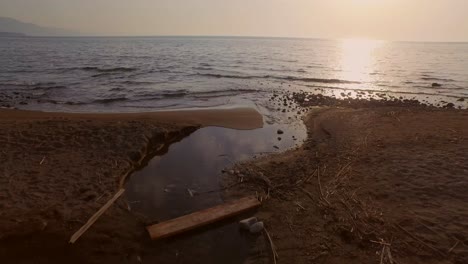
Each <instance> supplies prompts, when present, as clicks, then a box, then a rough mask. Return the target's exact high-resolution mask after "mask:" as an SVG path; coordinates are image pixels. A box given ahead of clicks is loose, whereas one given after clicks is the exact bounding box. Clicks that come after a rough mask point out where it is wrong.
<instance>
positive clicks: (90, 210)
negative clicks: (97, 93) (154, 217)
mask: <svg viewBox="0 0 468 264" xmlns="http://www.w3.org/2000/svg"><path fill="white" fill-rule="evenodd" d="M262 125H263V121H262V116H261V115H260V114H259V113H258V112H257V111H255V110H252V109H231V110H197V111H168V112H158V113H140V114H63V113H44V112H32V111H19V110H0V146H1V149H0V160H1V163H0V263H138V257H137V254H138V252H141V251H142V250H143V247H145V245H147V244H148V243H149V237H148V235H147V234H146V231H145V229H144V225H143V223H142V222H140V221H139V220H138V219H137V218H136V217H135V216H133V215H131V213H129V212H128V210H127V209H126V204H125V203H124V202H123V201H122V199H121V200H119V201H118V202H117V203H116V204H115V205H114V206H112V207H111V208H110V209H109V211H107V212H106V213H105V214H104V215H103V216H102V217H101V218H100V219H99V220H98V221H97V222H96V224H95V225H94V226H92V227H91V229H90V230H88V232H87V233H85V234H84V235H83V236H82V237H81V238H80V240H79V241H78V242H77V243H76V244H74V245H70V244H68V240H69V239H70V236H71V235H72V234H73V233H74V232H75V231H76V230H77V229H79V228H80V227H81V226H82V225H83V224H84V223H85V222H86V221H87V220H88V218H89V217H90V216H91V215H92V214H94V213H95V212H96V211H97V210H98V209H99V208H100V207H101V206H102V205H103V204H104V203H105V202H106V201H107V200H109V199H110V197H112V196H113V194H114V193H115V192H116V191H117V190H118V188H119V187H120V185H122V182H123V179H124V178H125V177H126V176H127V175H128V174H129V173H131V172H132V171H133V170H134V169H135V168H136V167H139V166H142V164H144V162H145V158H148V157H151V156H152V155H156V154H163V153H164V152H165V151H167V148H168V146H169V145H170V144H171V143H172V142H175V141H178V140H180V139H182V138H183V137H185V136H187V135H188V134H190V133H191V132H193V131H195V130H196V129H197V128H198V127H201V126H223V127H229V128H236V129H253V128H259V127H262Z"/></svg>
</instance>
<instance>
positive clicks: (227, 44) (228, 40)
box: [0, 37, 468, 112]
mask: <svg viewBox="0 0 468 264" xmlns="http://www.w3.org/2000/svg"><path fill="white" fill-rule="evenodd" d="M278 91H288V92H298V91H305V92H310V93H320V94H324V95H329V96H335V97H337V98H340V97H341V96H344V95H346V96H360V94H362V93H363V92H364V93H366V94H367V92H370V93H368V96H369V98H370V97H371V96H372V94H374V95H375V94H387V95H391V96H394V97H395V98H401V99H416V100H419V101H420V102H422V103H425V104H433V105H436V106H437V105H438V106H444V105H446V104H447V103H453V104H454V106H455V107H460V108H467V100H466V99H468V43H425V42H385V41H375V40H363V39H348V40H321V39H290V38H248V37H68V38H67V37H53V38H52V37H2V38H0V106H3V107H17V108H23V109H35V110H44V111H66V112H143V111H145V112H147V111H156V110H164V109H180V108H205V107H231V106H238V105H253V106H258V105H264V104H267V100H265V99H266V98H269V97H270V95H271V94H272V93H275V92H278ZM364 98H368V97H364Z"/></svg>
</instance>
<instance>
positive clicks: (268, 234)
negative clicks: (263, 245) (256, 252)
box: [263, 227, 278, 264]
mask: <svg viewBox="0 0 468 264" xmlns="http://www.w3.org/2000/svg"><path fill="white" fill-rule="evenodd" d="M263 231H264V232H265V235H266V237H267V239H268V242H270V247H271V253H272V254H273V263H275V264H276V259H277V258H278V252H277V251H276V246H275V244H274V243H273V239H271V236H270V233H269V232H268V230H267V229H266V227H263Z"/></svg>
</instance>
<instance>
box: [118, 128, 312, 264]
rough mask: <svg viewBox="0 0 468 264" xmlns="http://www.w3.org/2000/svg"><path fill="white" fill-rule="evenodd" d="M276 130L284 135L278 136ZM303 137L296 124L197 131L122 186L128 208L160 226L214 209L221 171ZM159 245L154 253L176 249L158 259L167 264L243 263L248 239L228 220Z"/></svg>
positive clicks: (302, 129)
mask: <svg viewBox="0 0 468 264" xmlns="http://www.w3.org/2000/svg"><path fill="white" fill-rule="evenodd" d="M278 129H281V130H283V131H284V134H281V135H278V134H277V130H278ZM293 136H294V137H293ZM278 137H281V140H279V139H278ZM305 137H306V132H305V128H304V127H303V124H302V123H301V124H299V122H297V123H294V124H288V125H266V126H265V127H263V128H261V129H256V130H233V129H226V128H218V127H207V128H202V129H199V130H197V131H195V132H194V133H193V134H191V135H190V136H189V137H187V138H185V139H183V140H182V141H180V142H178V143H175V144H173V145H171V146H170V148H169V151H168V153H167V154H165V155H163V156H157V157H154V158H153V159H152V160H151V161H150V162H149V163H148V165H147V166H146V167H145V168H143V169H142V170H140V171H137V172H135V173H134V174H133V175H132V176H131V177H130V179H129V181H128V182H127V186H126V189H127V192H126V197H127V200H128V203H129V205H130V207H131V210H132V211H133V212H135V213H138V214H143V215H144V216H146V217H147V218H149V219H151V220H152V221H164V220H168V219H171V218H175V217H178V216H181V215H185V214H188V213H191V212H194V211H197V210H200V209H205V208H208V207H211V206H214V205H218V204H220V203H222V194H221V192H218V191H214V192H213V190H219V188H220V180H221V175H222V173H221V171H222V170H223V169H224V168H226V167H229V166H230V165H231V163H232V162H237V161H242V160H246V159H249V158H252V157H253V156H254V155H258V154H259V153H265V152H266V153H269V152H279V151H283V150H285V149H288V148H291V147H294V146H295V145H297V144H300V143H301V142H302V141H303V140H304V139H305ZM191 193H192V194H193V196H192V195H191ZM159 243H160V245H159V246H158V247H157V250H161V247H167V249H168V251H170V250H172V251H174V250H176V249H177V250H179V251H178V252H168V251H166V252H162V253H161V256H160V257H161V259H164V261H168V262H171V261H169V260H170V259H171V258H172V261H174V262H172V263H175V262H179V263H186V262H189V263H191V262H190V258H193V257H194V256H197V257H198V258H201V259H203V261H202V262H203V263H220V262H224V263H225V262H228V263H241V262H242V260H243V258H244V257H245V256H246V254H247V252H248V250H247V249H248V244H249V243H248V237H245V236H243V235H242V234H241V233H240V232H239V230H238V226H237V223H235V222H234V223H232V221H231V222H228V223H224V224H221V225H217V226H215V227H214V228H209V230H203V232H198V233H196V234H191V235H188V236H183V235H182V236H179V237H175V238H173V239H169V240H166V241H162V242H159ZM194 244H196V245H197V246H196V247H194V246H193V245H194ZM155 250H156V249H155ZM158 260H160V259H158Z"/></svg>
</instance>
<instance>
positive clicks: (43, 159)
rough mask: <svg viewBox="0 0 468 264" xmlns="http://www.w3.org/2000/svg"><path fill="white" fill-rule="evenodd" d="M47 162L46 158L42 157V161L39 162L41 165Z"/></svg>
mask: <svg viewBox="0 0 468 264" xmlns="http://www.w3.org/2000/svg"><path fill="white" fill-rule="evenodd" d="M45 160H46V156H44V157H42V160H41V162H39V165H42V164H43V163H44V161H45Z"/></svg>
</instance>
